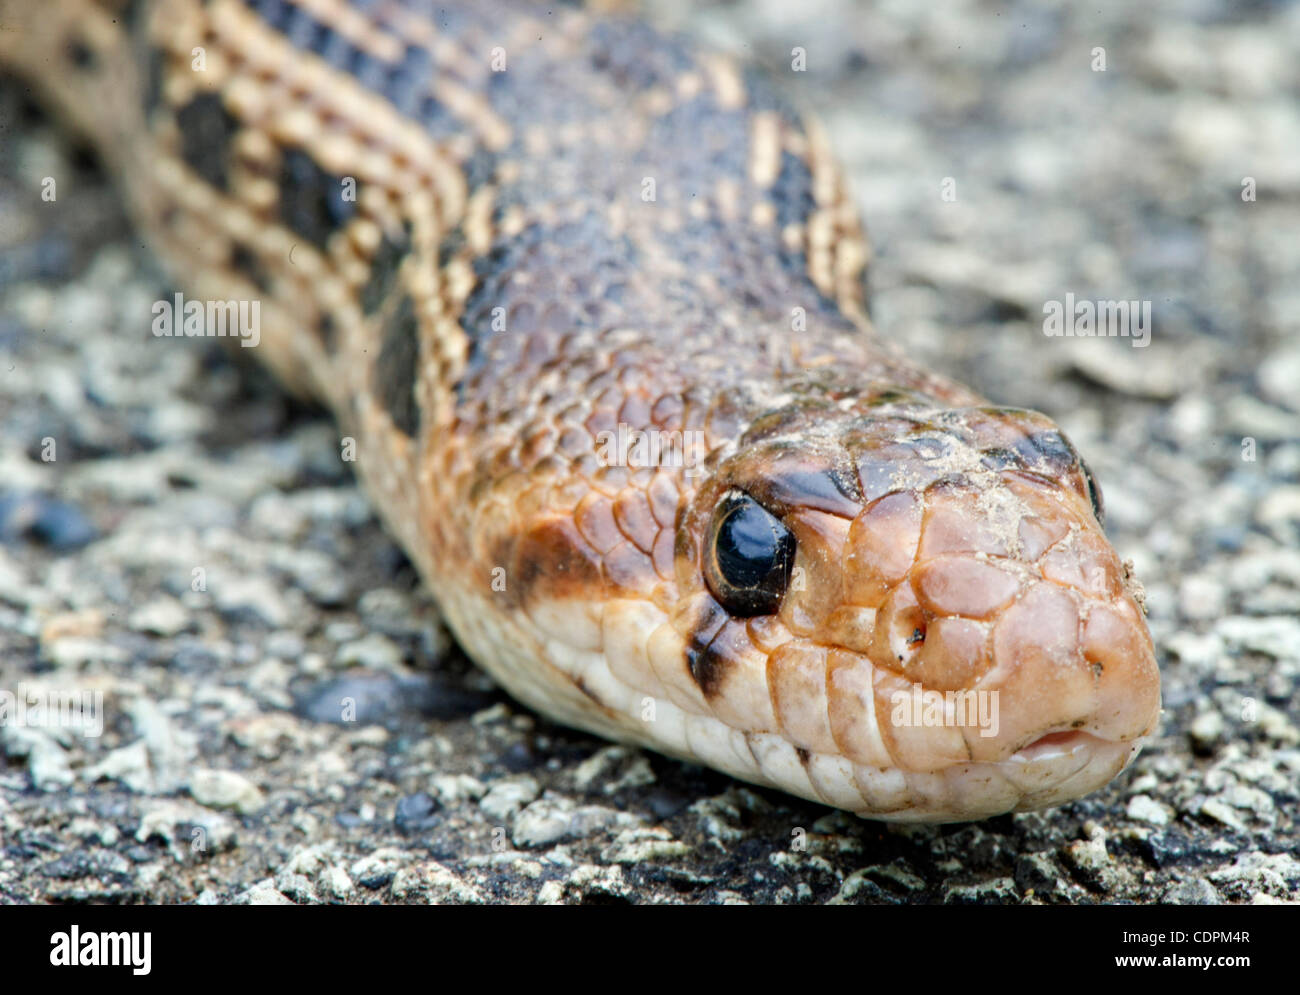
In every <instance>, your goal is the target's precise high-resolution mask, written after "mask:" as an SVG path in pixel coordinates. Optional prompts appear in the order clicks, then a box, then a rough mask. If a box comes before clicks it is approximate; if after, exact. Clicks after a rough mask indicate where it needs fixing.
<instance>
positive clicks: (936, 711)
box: [0, 0, 1160, 822]
mask: <svg viewBox="0 0 1300 995" xmlns="http://www.w3.org/2000/svg"><path fill="white" fill-rule="evenodd" d="M0 66H3V67H4V69H5V70H6V71H7V72H9V73H11V74H14V75H16V76H18V77H19V78H21V79H24V80H27V81H29V84H30V86H31V87H33V88H34V90H35V92H36V93H37V94H38V95H39V97H40V99H42V100H43V101H45V102H47V103H48V104H49V106H51V107H52V108H53V109H54V111H55V113H56V114H57V115H58V116H59V117H61V118H62V119H63V120H65V121H67V122H68V124H69V125H70V126H71V127H72V128H74V129H76V130H78V131H80V132H81V133H82V134H83V135H84V136H86V137H87V138H88V139H89V140H90V142H91V144H92V146H93V147H94V148H95V149H96V150H97V151H98V154H99V156H100V158H101V160H102V161H103V162H104V164H105V165H106V167H107V170H108V172H109V173H110V174H111V175H112V176H113V177H114V178H115V179H116V181H117V183H118V185H119V187H120V189H121V191H122V196H123V199H124V202H125V204H126V206H127V208H128V211H129V213H130V215H131V216H132V218H133V220H134V221H135V223H136V224H138V226H139V228H140V230H141V231H142V232H144V233H145V234H146V236H147V238H148V241H149V243H150V244H151V247H152V249H153V251H154V253H155V254H156V256H157V258H158V259H159V260H160V261H161V262H162V263H163V265H164V267H165V269H166V270H167V272H168V274H169V279H174V280H175V281H177V285H178V286H180V287H183V288H184V289H185V291H186V292H188V293H189V294H190V295H191V296H192V299H194V300H198V301H199V302H200V304H203V303H204V302H206V303H209V304H210V303H212V302H250V301H252V302H256V303H257V304H258V305H259V307H260V310H259V312H258V313H259V315H260V318H259V325H260V327H259V330H258V336H257V341H256V342H255V343H254V342H253V340H252V339H251V338H245V339H242V340H241V341H240V344H241V345H254V344H255V345H256V348H252V349H249V350H248V352H249V353H250V354H253V355H255V356H256V358H257V359H258V360H260V361H261V362H262V363H264V364H265V365H266V366H267V367H269V368H270V370H271V371H272V372H273V373H274V374H275V375H276V376H277V378H278V379H279V380H280V381H282V382H283V384H284V385H285V387H286V388H287V389H288V390H290V391H292V392H294V393H297V394H301V395H304V396H306V397H310V398H313V399H315V400H317V401H319V402H321V403H322V404H323V405H324V406H325V407H326V408H328V409H329V411H330V412H331V413H332V414H333V416H334V417H335V419H336V421H337V424H338V427H339V430H340V433H341V434H340V439H341V440H342V442H341V445H343V446H344V447H351V450H352V453H353V457H352V462H354V464H355V469H356V472H357V474H358V475H359V477H360V479H361V481H362V483H363V486H364V488H365V490H366V492H367V494H368V495H369V497H370V498H371V500H372V502H373V504H374V506H375V508H376V509H377V512H378V515H379V517H380V519H381V520H382V522H383V524H384V526H385V527H386V529H387V530H388V531H389V532H390V533H391V534H392V535H393V536H394V537H395V539H396V540H397V542H399V543H400V545H401V547H402V548H403V550H404V551H405V552H406V554H407V555H408V557H409V558H410V560H411V562H412V563H413V564H414V565H415V567H416V568H417V570H418V572H419V574H420V576H421V578H422V579H423V581H424V582H425V583H426V584H427V586H428V588H429V590H430V592H431V593H432V595H433V597H434V599H435V601H436V602H437V605H438V607H439V609H440V611H441V613H442V615H443V616H444V618H445V620H446V623H447V625H448V626H449V628H450V630H451V631H452V633H453V634H454V636H455V638H456V639H457V641H458V643H459V644H460V645H461V646H462V647H463V648H464V650H465V651H466V652H467V654H468V655H469V656H470V657H471V658H472V659H473V660H474V661H476V662H477V663H478V664H479V665H481V666H482V667H483V668H485V669H486V670H487V671H488V673H489V674H490V675H491V676H492V678H493V679H494V680H495V681H496V682H497V683H498V684H499V685H500V686H501V687H503V688H504V689H505V690H506V691H507V692H508V693H509V694H510V695H512V696H513V697H514V698H515V699H517V700H518V701H519V702H521V703H523V704H524V705H526V706H528V707H530V708H532V709H535V710H536V711H537V712H540V713H542V714H543V715H545V716H547V717H549V718H550V719H552V720H554V721H556V722H558V723H560V724H563V725H567V726H571V727H575V728H578V729H581V730H586V731H588V732H591V733H594V734H596V735H598V736H603V737H606V738H608V739H611V740H614V741H616V742H620V743H625V744H631V745H634V746H639V747H644V748H648V749H650V750H653V751H657V752H659V753H661V754H665V755H667V756H670V757H675V758H678V759H681V760H684V761H688V762H691V763H695V764H699V765H703V766H706V767H710V768H713V769H716V770H718V771H722V772H724V773H726V774H728V775H731V776H732V777H734V778H737V779H740V780H743V781H747V782H751V783H753V784H757V785H761V786H765V787H771V788H776V789H780V790H782V791H784V792H787V793H790V794H792V795H795V796H799V797H801V798H804V799H809V800H812V801H815V802H818V803H821V804H823V805H826V806H830V807H832V808H836V809H841V810H844V811H847V812H851V813H856V814H857V815H860V816H863V817H866V818H871V819H879V820H885V821H896V822H956V821H963V820H977V819H983V818H988V817H991V816H994V815H999V814H1004V813H1008V812H1017V811H1026V810H1031V809H1039V808H1044V807H1049V806H1054V805H1061V804H1063V803H1065V802H1068V801H1071V800H1073V799H1077V798H1080V797H1082V796H1084V795H1086V794H1088V793H1090V792H1092V791H1095V790H1097V789H1099V788H1101V787H1102V786H1103V785H1106V784H1107V783H1108V782H1110V781H1111V780H1112V779H1113V778H1115V777H1116V776H1117V775H1118V774H1119V773H1120V772H1121V771H1123V770H1124V769H1125V768H1126V767H1127V766H1128V765H1129V764H1130V763H1131V762H1132V761H1133V759H1134V757H1135V756H1136V755H1137V753H1138V751H1139V749H1140V748H1141V746H1142V744H1143V743H1144V742H1145V741H1146V740H1147V739H1149V738H1150V737H1151V736H1152V735H1153V733H1154V730H1155V728H1156V726H1157V723H1158V719H1159V715H1160V675H1159V669H1158V666H1157V662H1156V656H1155V652H1154V647H1153V643H1152V639H1151V635H1150V632H1149V630H1148V628H1147V625H1146V621H1145V606H1144V601H1143V594H1142V589H1141V586H1140V584H1139V583H1138V582H1137V580H1136V579H1135V578H1134V577H1133V576H1132V570H1131V567H1130V565H1129V564H1126V563H1124V562H1122V561H1121V560H1120V558H1119V556H1118V554H1117V553H1116V552H1115V550H1114V549H1113V548H1112V546H1111V544H1110V543H1109V541H1108V540H1107V538H1106V535H1105V531H1104V525H1103V505H1102V497H1101V492H1100V490H1099V488H1098V485H1097V483H1096V481H1095V479H1094V477H1093V475H1092V473H1091V471H1090V470H1089V468H1088V466H1087V464H1086V463H1085V462H1084V460H1083V459H1082V457H1081V456H1080V454H1079V452H1078V450H1077V449H1076V448H1075V446H1074V445H1073V443H1071V441H1070V440H1069V439H1068V437H1067V436H1066V435H1065V434H1064V432H1063V431H1062V430H1061V429H1060V427H1059V426H1058V425H1057V424H1056V423H1055V422H1053V421H1052V420H1051V419H1050V418H1048V417H1047V416H1046V415H1043V414H1040V413H1038V412H1035V411H1031V410H1027V409H1022V408H1015V407H1006V406H998V405H995V404H993V403H992V402H991V401H989V400H987V399H985V398H984V397H982V396H980V395H979V394H978V393H976V392H975V391H973V390H971V389H969V388H967V387H964V386H962V385H961V384H959V383H957V382H955V381H954V380H952V379H950V378H948V377H946V376H944V375H942V374H940V373H938V372H936V371H933V370H930V369H927V368H925V367H924V366H923V365H922V364H920V363H918V362H917V361H915V360H914V359H913V358H912V357H911V356H909V355H908V353H907V350H906V349H905V347H904V346H903V345H902V344H901V343H900V342H898V341H897V340H896V339H893V338H889V337H886V336H885V335H884V334H882V333H881V332H880V331H878V330H877V329H876V328H875V327H874V325H873V323H872V321H871V318H870V317H869V314H868V310H867V303H868V294H867V289H866V288H867V273H868V270H869V263H870V260H871V248H870V244H869V242H868V240H867V237H866V235H865V231H864V228H863V225H862V222H861V220H860V218H859V216H858V211H857V208H856V205H855V201H854V198H853V194H852V191H851V189H850V187H849V185H848V183H847V181H846V178H845V176H844V174H843V173H842V171H841V169H840V167H839V166H838V165H837V163H836V161H835V157H834V155H833V153H832V150H831V143H830V138H829V136H828V134H827V132H826V130H825V128H824V127H823V126H821V125H820V124H819V123H818V122H817V121H816V120H815V119H814V118H813V117H812V116H811V115H808V114H806V113H804V112H803V111H802V110H801V109H800V108H798V107H795V106H793V105H792V103H791V101H790V98H788V97H787V96H786V94H785V93H784V92H783V90H782V89H781V88H780V87H779V86H778V85H777V84H776V83H775V82H774V81H773V80H772V79H770V78H769V77H767V76H765V75H764V74H763V73H762V72H761V71H759V70H758V69H756V68H755V67H754V66H752V65H748V64H746V63H744V62H742V61H738V60H736V59H734V58H732V57H730V56H727V55H723V54H719V53H716V52H713V51H711V50H709V49H708V48H707V47H705V46H703V45H700V44H697V43H696V42H695V41H694V40H692V39H689V38H680V37H676V36H674V35H672V34H669V33H664V32H660V31H659V30H657V29H656V28H655V27H653V26H651V25H649V24H648V23H646V21H644V20H643V19H640V18H639V17H637V16H635V14H634V13H632V12H629V11H626V10H623V9H613V10H600V11H594V10H590V9H583V8H581V7H578V6H572V5H554V6H534V5H528V4H519V3H508V2H497V0H491V2H480V3H467V4H455V3H451V4H446V3H441V2H438V3H435V2H432V0H41V2H28V0H0ZM33 195H35V194H33ZM148 321H149V317H148V316H142V317H141V334H142V335H148V334H149V330H148ZM155 334H156V329H155ZM177 334H179V332H178V333H177ZM207 334H220V332H219V331H217V332H214V331H213V330H212V329H208V330H207ZM232 341H233V340H232ZM166 347H170V346H169V344H167V343H163V342H161V341H160V342H159V348H166ZM1009 361H1014V358H1009Z"/></svg>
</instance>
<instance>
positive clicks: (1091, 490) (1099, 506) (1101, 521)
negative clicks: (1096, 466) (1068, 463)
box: [1079, 459, 1106, 525]
mask: <svg viewBox="0 0 1300 995" xmlns="http://www.w3.org/2000/svg"><path fill="white" fill-rule="evenodd" d="M1079 469H1081V470H1082V471H1083V479H1084V482H1085V483H1087V485H1088V500H1090V501H1091V502H1092V513H1093V514H1094V515H1096V516H1097V524H1098V525H1105V524H1106V506H1105V504H1103V503H1102V500H1101V488H1100V487H1098V486H1097V478H1096V477H1094V476H1093V475H1092V470H1091V469H1090V468H1089V466H1088V464H1087V463H1085V462H1084V461H1083V460H1082V459H1081V460H1079Z"/></svg>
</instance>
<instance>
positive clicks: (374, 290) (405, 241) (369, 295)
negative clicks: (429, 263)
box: [361, 228, 411, 314]
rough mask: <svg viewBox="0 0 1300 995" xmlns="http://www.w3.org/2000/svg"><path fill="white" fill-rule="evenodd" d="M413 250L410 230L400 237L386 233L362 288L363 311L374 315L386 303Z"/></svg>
mask: <svg viewBox="0 0 1300 995" xmlns="http://www.w3.org/2000/svg"><path fill="white" fill-rule="evenodd" d="M410 249H411V236H410V231H409V228H408V229H406V230H403V232H402V234H400V235H393V236H390V235H389V234H388V233H387V232H385V233H384V237H383V240H382V241H381V242H380V243H379V248H378V249H377V250H376V251H375V258H374V260H372V262H371V264H370V277H369V278H368V279H367V280H366V283H365V285H364V286H363V287H362V288H361V310H362V311H363V312H365V313H366V314H374V313H375V311H377V310H378V309H379V305H380V304H382V303H383V302H384V298H385V297H387V296H388V292H389V291H390V290H391V289H392V287H393V283H394V282H395V281H396V280H397V268H398V266H400V265H401V263H402V260H403V259H404V258H406V254H407V253H408V252H409V251H410Z"/></svg>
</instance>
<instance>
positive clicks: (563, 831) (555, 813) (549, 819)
mask: <svg viewBox="0 0 1300 995" xmlns="http://www.w3.org/2000/svg"><path fill="white" fill-rule="evenodd" d="M632 821H635V820H633V819H632V818H631V817H630V816H627V815H624V814H623V813H621V812H616V811H614V810H613V809H608V808H601V807H600V806H596V805H584V806H578V805H575V804H574V803H573V802H572V801H571V800H569V799H567V798H540V799H538V800H537V801H535V802H533V803H532V804H531V805H529V806H528V807H527V808H525V809H524V810H523V811H522V812H520V813H519V814H518V815H517V816H515V820H514V826H513V828H512V830H511V833H510V838H511V840H513V841H514V844H515V846H518V847H523V848H525V849H530V848H533V847H539V846H547V845H549V844H552V843H558V842H560V841H561V840H579V839H585V838H586V837H588V836H592V835H594V834H596V833H598V832H601V831H602V830H604V829H606V828H608V827H609V826H613V825H616V824H618V823H620V822H625V823H626V822H632Z"/></svg>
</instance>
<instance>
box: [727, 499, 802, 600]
mask: <svg viewBox="0 0 1300 995" xmlns="http://www.w3.org/2000/svg"><path fill="white" fill-rule="evenodd" d="M710 536H711V539H710V542H709V548H708V550H707V551H706V554H705V567H704V579H705V581H706V582H707V583H708V585H709V590H711V591H712V592H713V596H714V597H716V598H717V599H718V602H719V603H720V604H721V605H722V607H723V608H725V609H726V610H727V611H728V612H730V613H731V614H732V615H734V616H736V617H738V618H751V617H752V616H754V615H771V614H772V613H774V612H775V611H776V610H777V609H778V608H779V607H780V606H781V598H782V597H783V596H784V595H785V589H786V585H787V584H789V583H790V573H791V571H792V570H793V569H794V549H795V542H794V535H793V534H792V533H791V532H790V530H789V529H787V528H786V527H785V526H784V525H782V524H781V523H780V521H778V520H777V519H776V517H775V516H773V515H772V514H771V513H770V512H768V511H767V510H766V509H764V508H763V507H762V506H761V505H760V504H759V503H758V502H757V501H755V500H754V499H753V498H752V497H750V496H749V495H748V494H745V493H743V492H741V491H730V492H728V493H727V494H726V495H725V496H724V497H723V498H722V500H721V501H719V502H718V506H717V508H716V509H715V510H714V512H713V524H712V527H711V529H710Z"/></svg>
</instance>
